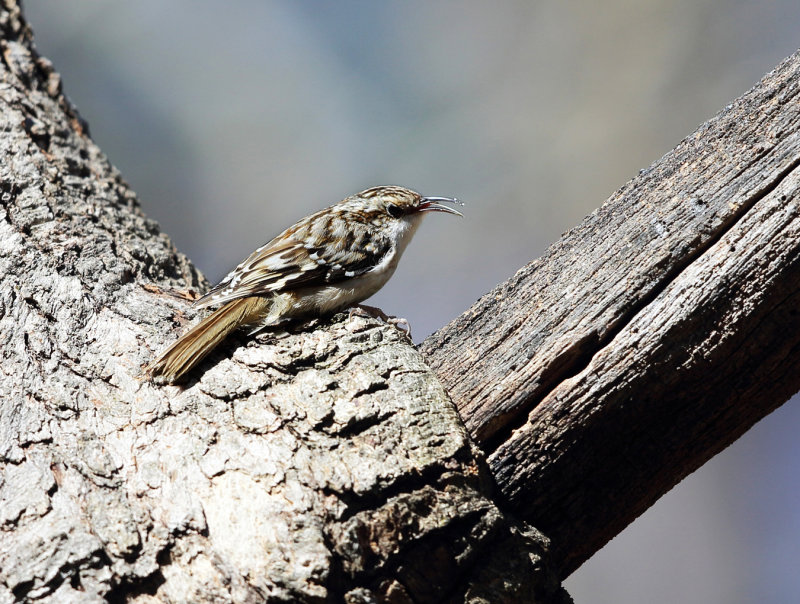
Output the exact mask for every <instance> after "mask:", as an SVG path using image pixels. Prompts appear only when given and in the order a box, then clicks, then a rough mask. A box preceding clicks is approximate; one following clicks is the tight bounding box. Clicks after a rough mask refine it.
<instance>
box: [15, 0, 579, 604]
mask: <svg viewBox="0 0 800 604" xmlns="http://www.w3.org/2000/svg"><path fill="white" fill-rule="evenodd" d="M0 46H1V49H2V57H3V61H2V63H0V71H1V73H2V78H1V81H2V84H0V87H1V90H2V92H0V98H2V100H3V103H2V105H1V106H0V120H1V123H2V136H0V149H2V151H1V152H2V155H3V158H4V160H3V163H2V166H0V275H2V281H0V336H1V337H2V348H0V358H2V364H1V365H0V367H1V368H2V369H1V370H0V391H1V392H2V393H3V401H2V406H1V407H0V468H2V473H1V474H0V530H2V533H1V534H0V602H13V601H52V602H69V601H100V600H101V599H106V600H109V601H119V600H127V601H133V602H142V603H143V602H156V601H170V602H211V601H213V602H250V601H262V600H267V601H276V602H281V601H282V602H300V601H303V602H324V601H342V600H344V601H347V602H374V601H378V600H381V601H384V600H385V601H392V602H406V601H408V602H410V601H414V602H442V601H453V602H462V601H486V602H517V601H540V602H563V601H565V600H568V596H566V595H565V593H564V592H563V591H562V590H561V589H560V586H559V584H558V581H557V580H554V578H553V574H552V573H550V572H549V571H548V568H547V560H546V555H547V547H548V542H547V540H546V539H545V538H544V537H543V536H542V535H541V534H539V533H538V532H537V531H536V530H535V529H533V528H531V527H528V526H526V525H524V524H522V523H518V522H516V521H515V520H514V519H513V518H512V517H510V516H508V515H506V514H505V513H503V512H502V511H501V510H499V509H498V508H497V507H496V506H495V505H494V504H493V503H492V500H491V495H492V481H491V479H490V478H489V476H488V473H487V472H486V470H485V464H483V463H482V461H481V459H480V457H479V455H478V454H477V450H476V449H475V448H474V447H473V446H472V444H471V442H470V440H469V439H468V437H467V434H466V431H465V429H464V427H463V425H462V424H461V422H460V419H459V417H458V415H457V413H456V411H455V408H454V407H453V405H452V403H451V402H450V401H449V399H448V397H447V395H446V393H445V391H444V389H443V388H442V386H441V384H440V383H439V382H438V380H437V379H436V377H435V376H434V375H433V374H432V373H431V371H430V370H429V369H428V367H427V366H426V365H425V364H424V362H423V360H422V357H421V356H420V354H419V353H418V352H417V351H416V350H415V349H414V347H413V346H412V345H411V344H410V343H409V341H408V340H407V339H406V338H405V336H404V335H402V334H401V333H400V332H398V331H397V330H395V329H394V328H393V327H390V326H387V325H384V324H381V323H378V322H375V321H366V320H364V319H359V318H356V319H353V320H352V321H348V320H346V319H345V318H344V317H341V316H340V317H338V318H335V319H334V320H333V321H328V322H325V323H324V324H322V325H320V326H318V327H317V328H316V329H314V330H305V331H297V332H294V333H271V334H269V335H266V336H262V337H260V338H258V339H250V340H249V341H248V340H244V339H243V340H240V341H239V342H231V343H229V344H228V345H226V346H224V347H223V349H222V350H221V351H220V352H219V353H218V354H216V355H212V358H211V359H209V360H208V361H207V362H205V363H204V364H203V366H202V367H200V368H199V371H197V372H196V374H195V375H196V378H195V379H194V380H193V381H192V382H190V383H189V384H188V385H186V386H185V387H182V388H179V387H164V388H160V387H156V386H153V385H152V384H150V383H148V382H147V381H145V380H143V379H142V376H141V367H142V365H143V364H144V363H145V362H146V361H148V360H150V359H151V358H152V356H153V354H154V353H155V352H157V351H158V350H159V349H161V348H162V347H163V346H165V345H166V344H167V343H168V342H169V341H171V340H172V339H173V338H174V337H175V335H176V333H177V332H178V331H179V330H180V329H181V327H182V326H183V325H184V324H185V323H186V322H187V320H188V319H190V318H192V317H191V315H192V314H193V313H192V312H191V310H190V308H189V303H188V301H187V300H188V297H187V296H186V295H185V294H186V290H187V289H198V288H201V287H203V286H204V285H205V283H204V281H203V279H202V277H201V276H200V275H199V274H198V273H197V271H196V270H195V269H194V268H193V267H192V266H191V264H190V263H189V262H188V260H187V259H186V258H184V257H183V256H182V255H180V254H179V253H177V252H176V251H175V249H174V248H173V247H172V245H171V243H170V242H169V240H168V239H167V238H166V237H165V236H164V235H162V234H160V233H159V230H158V227H157V225H156V224H154V223H153V222H152V221H150V220H148V219H147V218H146V217H145V216H144V215H143V214H142V213H141V211H140V209H139V207H138V204H137V202H136V200H135V197H134V195H133V193H132V192H131V191H130V189H129V188H128V186H127V185H126V184H125V183H124V182H123V181H122V179H121V178H120V176H119V174H118V173H117V172H116V170H114V168H113V167H112V166H110V165H109V163H108V161H107V160H106V158H105V157H104V156H103V155H102V153H101V152H100V150H99V149H98V148H97V147H96V146H95V145H94V143H93V142H92V141H91V139H90V138H89V137H88V134H87V130H86V125H85V124H84V123H83V122H82V121H81V119H80V118H79V116H78V114H77V112H76V111H75V110H74V109H73V108H72V107H71V106H70V104H69V103H68V101H67V100H66V99H65V97H64V96H63V95H62V93H61V89H60V81H59V78H58V75H57V74H55V73H54V71H53V69H52V66H51V65H50V64H49V62H48V61H47V60H45V59H43V58H41V57H39V56H38V55H37V54H36V52H35V51H34V50H33V47H32V41H31V33H30V30H29V29H28V27H27V25H26V23H25V22H24V20H23V17H22V15H21V14H20V10H19V6H18V5H17V3H16V2H15V1H14V0H2V8H0Z"/></svg>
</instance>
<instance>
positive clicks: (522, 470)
mask: <svg viewBox="0 0 800 604" xmlns="http://www.w3.org/2000/svg"><path fill="white" fill-rule="evenodd" d="M799 81H800V54H795V55H793V56H792V57H790V58H789V59H787V60H786V61H784V62H783V63H782V64H781V65H779V66H778V67H777V68H776V69H775V70H774V71H773V72H771V73H769V74H768V75H767V76H766V77H765V78H764V79H763V80H762V81H761V82H760V83H759V84H758V85H757V86H756V87H754V88H753V89H752V90H750V91H749V92H747V93H746V94H745V95H743V96H742V97H741V98H739V99H737V100H736V101H735V102H734V103H732V104H731V105H729V106H728V107H726V108H725V109H724V110H723V111H722V112H721V113H720V114H719V115H717V116H716V117H715V118H713V119H711V120H709V121H708V122H707V123H705V124H703V125H702V126H701V127H700V128H699V129H698V130H697V131H696V132H695V133H694V134H692V135H691V136H689V137H688V138H686V139H685V140H684V141H683V142H681V143H680V144H679V145H678V146H677V147H676V148H675V149H674V150H673V151H672V152H670V153H668V154H667V155H665V156H664V157H663V158H662V159H661V160H659V161H658V162H656V163H655V164H654V165H653V166H651V167H650V168H648V169H647V170H644V171H642V172H641V173H640V175H639V176H638V177H637V178H636V179H634V180H632V181H631V182H630V183H628V184H627V185H625V186H624V187H623V188H622V189H620V190H619V191H617V192H616V193H615V194H614V195H613V196H612V197H611V198H610V199H609V200H608V201H606V203H605V204H603V206H602V207H601V208H599V209H598V210H597V211H595V212H594V213H593V214H592V215H590V216H589V217H587V218H586V220H585V221H584V222H583V224H581V225H580V226H579V227H577V228H575V229H574V230H572V231H570V232H569V233H567V234H566V235H564V237H562V239H561V240H560V241H558V242H557V243H556V244H554V245H553V246H552V247H551V248H550V249H549V250H548V251H547V253H546V254H545V255H544V256H543V257H542V258H540V259H538V260H535V261H533V262H531V263H530V264H528V265H527V266H526V267H524V268H523V269H521V270H520V271H519V272H518V273H517V274H516V275H514V277H513V278H511V279H510V280H509V281H507V282H505V283H503V284H502V285H500V286H498V287H497V288H496V289H495V290H493V291H492V292H490V293H489V294H487V295H486V296H484V297H483V298H482V299H481V300H479V301H478V302H477V303H476V304H475V305H474V306H473V307H472V308H471V309H469V310H468V311H467V312H466V313H465V314H464V315H462V316H461V317H459V318H458V319H456V320H455V321H453V322H452V323H451V324H450V325H448V326H447V327H445V328H443V329H442V330H440V331H439V332H437V333H436V334H434V335H433V336H431V337H430V338H428V339H427V340H426V341H425V342H424V343H423V344H422V346H421V350H422V351H423V353H424V354H425V356H426V357H427V358H428V360H429V362H430V363H431V365H432V366H433V367H434V368H435V370H436V371H437V373H438V375H439V377H440V378H441V380H442V382H443V383H444V384H445V386H446V388H447V389H448V391H449V393H450V395H451V396H452V397H453V399H454V401H455V402H456V403H457V406H458V408H459V411H460V413H461V415H462V417H463V418H464V421H465V423H466V425H467V428H468V429H469V431H470V433H471V435H472V436H473V437H474V438H475V439H476V440H477V441H478V443H479V444H480V446H481V447H482V449H483V450H484V452H485V453H486V454H487V456H488V459H489V463H490V467H491V470H492V474H493V475H494V477H495V479H496V481H497V484H498V486H499V488H500V491H501V492H502V494H503V496H504V498H505V499H506V501H507V503H508V504H509V505H510V507H511V509H512V510H513V511H514V512H515V513H517V514H519V515H520V516H521V517H523V518H525V519H526V520H528V521H529V522H531V523H533V524H534V525H535V526H537V527H539V528H540V529H541V530H543V531H544V532H545V534H547V535H548V536H549V537H550V538H551V539H552V540H553V547H554V556H555V564H556V566H557V567H558V573H559V576H561V577H562V578H564V577H566V576H568V575H569V574H570V573H571V572H572V571H573V570H575V569H576V568H577V567H578V566H580V564H581V563H583V562H584V561H585V560H586V559H587V558H588V557H590V556H591V555H592V554H593V553H594V552H595V551H597V550H598V549H599V548H600V547H602V545H604V544H605V543H606V542H607V541H608V540H609V539H610V538H611V537H613V536H614V535H616V534H617V533H619V532H620V531H621V530H622V529H623V528H624V527H625V526H627V525H628V524H629V523H630V522H632V521H633V520H634V519H635V518H636V517H637V516H639V515H640V514H641V513H642V512H644V511H645V510H646V509H647V508H648V507H649V506H650V505H652V504H653V503H654V502H655V501H656V500H657V499H658V498H659V497H660V496H661V495H663V494H664V493H666V492H667V491H668V490H669V489H670V488H672V487H673V486H674V485H675V484H676V483H677V482H679V481H680V480H681V479H682V478H683V477H685V476H686V475H687V474H689V473H691V472H692V471H694V470H695V469H697V468H698V467H699V466H700V465H702V464H703V463H704V462H705V461H707V460H708V459H710V458H711V457H712V456H713V455H715V454H716V453H718V452H719V451H721V450H722V449H723V448H725V447H726V446H727V445H729V444H730V443H731V442H733V441H734V440H735V439H736V438H738V437H739V436H740V435H741V434H742V433H744V432H745V431H746V430H747V429H748V428H749V427H750V426H752V425H753V424H754V423H755V422H756V421H758V420H759V419H760V418H762V417H764V416H765V415H766V414H767V413H769V412H770V411H772V410H773V409H775V408H776V407H777V406H779V405H780V404H781V403H783V402H784V401H786V400H787V399H788V397H789V396H791V395H792V394H793V393H794V392H796V391H797V390H798V389H799V388H800V371H798V369H800V355H798V354H797V351H798V348H799V347H800V329H799V328H800V313H798V310H797V309H798V308H800V304H799V303H800V299H799V298H798V283H800V254H798V252H799V251H800V213H799V212H798V201H799V199H800V198H799V196H798V180H799V179H800V170H798V166H800V136H799V135H798V123H799V122H800V102H798V94H799V93H800V89H799V88H798V82H799Z"/></svg>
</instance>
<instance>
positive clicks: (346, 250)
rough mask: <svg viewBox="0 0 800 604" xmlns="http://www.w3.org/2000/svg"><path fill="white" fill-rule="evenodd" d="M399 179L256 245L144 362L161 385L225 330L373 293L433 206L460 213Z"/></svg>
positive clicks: (179, 375)
mask: <svg viewBox="0 0 800 604" xmlns="http://www.w3.org/2000/svg"><path fill="white" fill-rule="evenodd" d="M445 204H451V205H454V204H458V205H461V206H463V203H462V202H460V201H459V200H458V199H456V198H453V197H425V196H422V195H420V194H419V193H417V192H415V191H412V190H411V189H406V188H404V187H399V186H379V187H372V188H369V189H366V190H364V191H361V192H360V193H357V194H355V195H351V196H350V197H347V198H345V199H343V200H342V201H340V202H339V203H336V204H334V205H332V206H330V207H328V208H325V209H324V210H320V211H319V212H316V213H315V214H311V215H310V216H307V217H305V218H303V219H301V220H299V221H298V222H296V223H295V224H294V225H292V226H290V227H289V228H287V229H286V230H285V231H283V232H282V233H281V234H280V235H278V236H277V237H275V238H274V239H272V240H270V241H268V242H267V243H265V244H264V245H262V246H261V247H259V248H257V249H256V250H255V251H253V253H252V254H250V255H249V256H248V257H247V258H245V259H244V260H243V261H242V262H241V263H240V264H239V265H238V266H237V267H236V268H234V269H233V270H232V271H230V272H229V273H228V274H227V275H226V276H225V278H223V279H222V281H220V282H219V283H218V284H217V285H215V286H214V287H212V288H211V289H210V290H209V291H208V292H207V293H206V294H205V295H203V296H201V297H200V298H198V299H197V300H196V301H195V302H194V306H195V307H198V308H205V307H212V306H216V307H217V308H216V309H215V310H214V311H213V312H211V314H209V315H208V316H206V317H205V318H203V319H202V320H201V321H200V322H199V323H198V324H196V325H194V326H193V327H191V328H190V329H189V330H188V331H187V332H186V333H184V334H183V335H181V336H180V337H179V338H178V339H177V340H176V341H175V342H174V343H173V344H172V345H170V346H169V347H168V348H167V349H166V350H164V351H163V352H162V353H161V354H159V355H158V356H157V357H156V358H155V359H154V360H153V361H151V362H150V363H149V364H148V365H147V366H146V367H145V375H147V376H148V377H149V378H150V380H151V381H153V382H154V383H158V384H173V383H177V382H179V381H182V380H183V379H184V378H185V377H187V375H188V374H189V372H191V370H192V369H193V368H194V367H195V366H196V365H197V364H198V363H199V362H200V361H202V360H203V359H204V358H205V357H206V355H208V354H209V353H210V352H211V351H212V350H213V349H214V348H215V347H216V346H217V345H219V344H220V343H221V342H222V341H223V340H224V339H225V338H226V337H227V336H228V335H230V334H231V333H232V332H233V331H235V330H237V329H240V328H250V329H251V333H254V332H257V331H259V330H261V329H263V328H265V327H269V326H274V325H277V324H279V323H283V322H285V321H288V320H307V319H311V318H319V317H324V316H328V315H332V314H335V313H336V312H339V311H341V310H344V309H346V308H348V307H352V306H354V305H356V304H358V303H359V302H361V301H363V300H366V299H367V298H369V297H370V296H372V295H373V294H374V293H376V292H377V291H378V290H379V289H381V287H383V286H384V284H385V283H386V282H387V281H388V280H389V278H390V277H391V276H392V274H394V271H395V269H396V268H397V264H398V262H399V261H400V257H401V256H402V255H403V252H404V251H405V249H406V246H407V245H408V244H409V242H410V241H411V238H412V237H413V236H414V233H415V232H416V230H417V229H418V228H419V225H420V223H421V222H422V219H423V217H424V216H425V215H426V214H428V213H430V212H443V213H446V214H453V215H456V216H463V214H462V213H461V212H459V211H458V210H456V209H455V208H453V207H451V205H445Z"/></svg>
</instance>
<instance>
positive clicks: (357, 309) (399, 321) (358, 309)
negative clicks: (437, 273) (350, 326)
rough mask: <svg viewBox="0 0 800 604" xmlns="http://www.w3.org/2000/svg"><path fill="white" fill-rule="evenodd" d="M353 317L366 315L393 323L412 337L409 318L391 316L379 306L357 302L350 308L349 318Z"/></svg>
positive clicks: (366, 316)
mask: <svg viewBox="0 0 800 604" xmlns="http://www.w3.org/2000/svg"><path fill="white" fill-rule="evenodd" d="M353 317H364V318H370V319H378V320H380V321H383V322H384V323H386V324H388V325H393V326H394V327H395V328H396V329H397V330H398V331H401V332H403V333H404V334H405V335H406V336H408V338H409V339H411V325H409V323H408V320H407V319H404V318H403V317H390V316H389V315H387V314H386V313H385V312H383V311H382V310H381V309H380V308H378V307H377V306H367V305H366V304H356V305H355V306H353V307H351V308H350V315H349V317H348V320H350V319H352V318H353Z"/></svg>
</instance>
